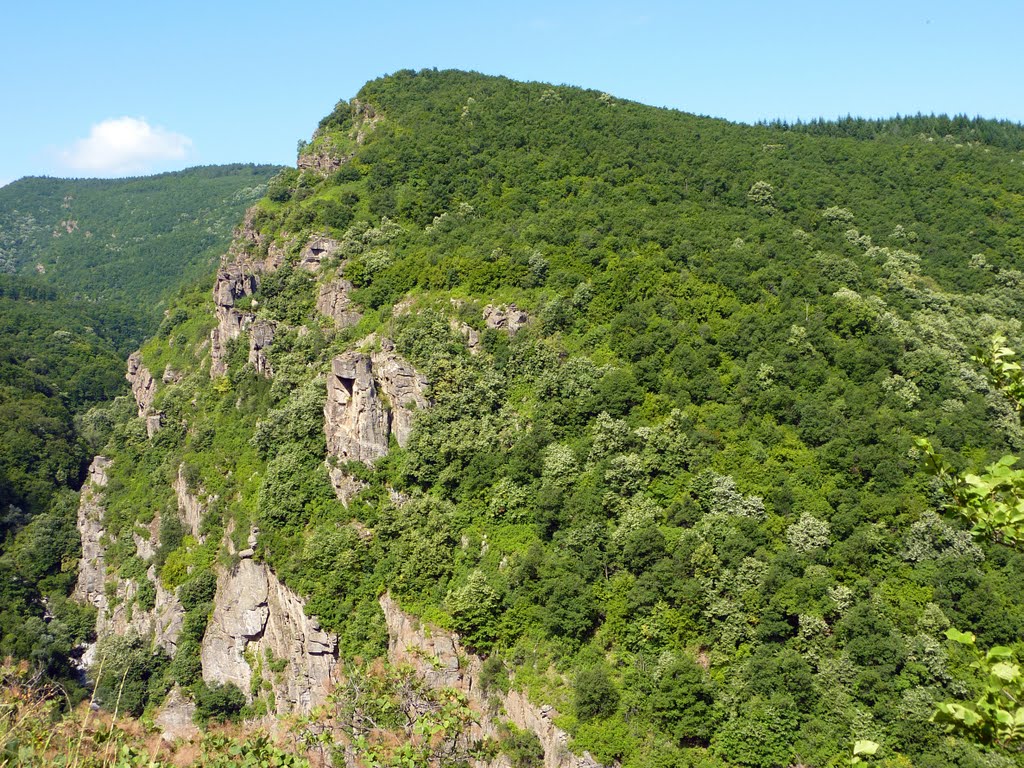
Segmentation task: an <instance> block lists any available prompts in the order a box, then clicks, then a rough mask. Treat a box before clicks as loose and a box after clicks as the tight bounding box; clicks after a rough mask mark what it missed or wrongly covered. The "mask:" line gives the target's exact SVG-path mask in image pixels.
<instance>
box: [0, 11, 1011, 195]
mask: <svg viewBox="0 0 1024 768" xmlns="http://www.w3.org/2000/svg"><path fill="white" fill-rule="evenodd" d="M294 8H295V9H288V8H286V7H285V4H284V3H281V2H263V0H248V1H247V2H244V3H242V2H235V1H234V0H220V1H218V0H204V1H203V2H195V1H193V0H178V1H177V2H173V3H166V2H165V3H156V2H146V0H141V1H140V0H133V1H132V2H105V1H104V0H93V1H92V2H81V1H80V0H75V1H74V2H69V1H67V0H51V2H42V3H38V4H29V3H16V4H15V3H10V4H9V7H6V8H5V10H4V14H3V17H4V18H3V24H2V25H0V65H2V71H3V72H4V75H5V77H4V86H3V89H2V91H0V93H2V100H3V106H4V109H3V119H2V120H0V146H2V147H3V151H2V152H0V184H2V183H6V182H9V181H11V180H13V179H16V178H19V177H21V176H26V175H50V176H122V175H137V174H141V173H149V172H157V171H162V170H173V169H177V168H183V167H187V166H190V165H198V164H210V163H228V162H273V163H294V158H295V145H296V142H297V141H298V140H299V139H304V138H309V135H310V134H311V132H312V131H313V129H314V128H315V127H316V123H317V121H318V120H319V119H320V117H322V116H323V115H324V114H326V113H328V112H329V111H330V110H331V108H332V107H333V105H334V103H335V102H336V101H337V100H338V99H340V98H346V99H347V98H351V97H352V96H353V95H355V93H356V92H357V91H358V89H359V87H360V86H361V85H362V84H363V83H364V82H365V81H367V80H369V79H372V78H375V77H378V76H380V75H383V74H386V73H389V72H393V71H395V70H397V69H402V68H412V69H419V68H422V67H438V68H450V67H452V68H460V69H473V70H477V71H480V72H485V73H488V74H500V75H506V76H508V77H512V78H516V79H521V80H541V81H545V82H552V83H567V84H570V85H580V86H584V87H588V88H597V89H600V90H603V91H608V92H610V93H612V94H614V95H615V96H618V97H621V98H626V99H633V100H636V101H640V102H644V103H646V104H653V105H656V106H668V107H674V108H677V109H682V110H685V111H687V112H695V113H698V114H707V115H714V116H718V117H725V118H727V119H731V120H738V121H747V122H750V121H756V120H759V119H762V118H769V119H770V118H774V117H783V118H786V119H795V118H803V119H810V118H814V117H818V116H825V117H835V116H838V115H846V114H853V115H862V116H868V117H879V116H890V115H893V114H897V113H900V114H908V113H916V112H919V111H920V112H926V113H928V112H946V113H961V112H962V113H967V114H969V115H972V116H973V115H977V114H980V115H983V116H985V117H999V118H1007V119H1011V120H1016V121H1024V79H1022V78H1021V70H1022V67H1021V61H1020V57H1019V50H1020V47H1021V43H1020V38H1021V33H1022V30H1024V0H991V1H990V2H985V0H979V2H976V3H974V4H973V5H972V6H971V7H968V5H967V4H966V3H962V2H958V3H952V2H946V1H945V0H939V1H937V2H929V3H925V2H917V1H916V0H915V1H908V2H900V0H891V1H890V2H875V0H861V1H859V2H849V1H847V2H842V1H840V2H836V1H835V0H833V2H825V3H823V2H809V1H808V2H803V1H800V2H796V1H794V2H775V3H768V2H731V1H729V0H721V1H720V2H715V1H714V0H706V1H705V2H701V3H697V2H688V1H685V2H674V3H673V2H647V1H646V0H635V2H633V3H630V4H626V3H622V2H617V3H611V2H603V0H590V2H562V3H557V2H550V1H549V2H534V0H525V1H523V2H518V3H514V4H510V3H500V4H499V3H486V2H476V3H470V2H434V3H431V2H424V0H420V1H419V2H404V1H398V0H393V2H390V3H386V4H385V3H373V2H367V0H363V1H362V2H358V3H356V2H347V1H337V2H327V1H326V0H307V2H304V3H302V4H301V5H295V6H294Z"/></svg>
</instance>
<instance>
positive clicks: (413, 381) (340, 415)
mask: <svg viewBox="0 0 1024 768" xmlns="http://www.w3.org/2000/svg"><path fill="white" fill-rule="evenodd" d="M372 341H373V340H366V342H370V343H372ZM366 342H364V346H365V343H366ZM429 387H430V383H429V382H428V381H427V379H426V378H425V377H423V376H421V375H420V374H418V373H417V372H416V369H414V368H413V367H412V366H411V365H410V364H409V363H408V362H406V361H405V360H404V359H402V357H400V356H399V355H398V354H397V353H396V352H395V346H394V343H393V342H392V341H391V340H390V339H381V340H380V348H379V349H378V350H377V351H375V352H370V353H367V352H357V351H350V352H345V353H344V354H342V355H339V356H338V357H336V358H334V360H333V361H332V363H331V373H330V375H329V376H328V378H327V403H326V405H325V406H324V421H325V427H324V431H325V433H326V436H327V453H328V454H329V455H331V456H333V457H335V458H336V459H338V460H339V461H343V462H344V461H361V462H363V463H364V464H368V465H369V464H373V462H374V461H375V460H376V459H379V458H381V457H382V456H384V455H385V454H387V452H388V441H389V439H390V436H391V435H392V434H393V435H394V436H395V440H396V441H397V442H398V444H399V445H400V446H405V445H406V444H407V443H408V440H409V435H410V433H411V432H412V424H413V418H414V417H415V414H416V411H417V410H420V409H422V408H427V407H429V405H430V401H429V399H428V397H427V392H428V391H429Z"/></svg>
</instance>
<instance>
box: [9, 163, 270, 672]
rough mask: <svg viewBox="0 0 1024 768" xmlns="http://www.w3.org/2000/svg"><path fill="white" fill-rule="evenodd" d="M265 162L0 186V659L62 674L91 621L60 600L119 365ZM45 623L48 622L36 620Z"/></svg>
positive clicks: (68, 583) (261, 177) (209, 258)
mask: <svg viewBox="0 0 1024 768" xmlns="http://www.w3.org/2000/svg"><path fill="white" fill-rule="evenodd" d="M277 170H278V169H277V168H275V167H270V166H251V165H237V166H220V167H216V166H211V167H207V168H196V169H192V170H188V171H181V172H178V173H169V174H162V175H160V176H155V177H150V178H145V179H118V180H98V179H93V180H64V179H47V178H26V179H22V180H20V181H17V182H14V183H12V184H9V185H7V186H5V187H4V188H3V189H0V436H2V440H0V582H2V584H3V586H2V587H0V655H8V654H13V655H14V656H15V657H17V658H26V659H27V658H31V659H32V660H33V661H34V662H36V663H37V664H38V665H40V667H41V668H43V669H44V670H45V671H46V672H47V673H48V674H49V675H51V676H53V677H54V678H56V679H60V680H62V681H64V682H65V683H66V684H68V685H71V686H72V688H75V686H74V685H73V683H72V680H73V679H74V678H75V677H77V675H75V674H74V673H73V671H72V670H71V669H70V668H69V667H68V663H69V658H70V657H71V655H72V651H73V649H74V647H75V645H76V644H77V643H79V642H80V641H81V640H82V639H84V638H85V637H88V635H89V632H90V630H91V627H92V625H93V624H94V619H93V617H92V616H91V615H90V614H89V612H88V611H86V610H85V609H83V608H81V607H79V606H76V605H75V604H73V603H70V602H69V601H67V599H66V596H67V594H68V593H69V592H70V590H71V588H72V587H73V585H74V581H75V576H76V562H77V558H78V553H79V551H80V547H79V542H78V532H77V531H76V530H75V509H76V506H77V503H78V497H77V491H78V488H79V487H80V486H81V484H82V481H83V479H84V477H85V470H86V467H87V466H88V464H89V462H90V461H91V459H92V457H93V456H94V455H95V454H96V453H97V452H99V450H100V448H102V446H103V443H105V442H106V439H107V438H106V435H107V433H108V432H109V428H110V425H109V423H108V419H107V416H106V415H105V414H102V413H101V414H99V415H96V414H90V413H89V411H90V409H91V408H93V407H95V406H97V405H99V404H109V403H110V402H111V401H113V400H114V398H115V397H117V396H118V395H122V394H123V393H124V392H125V391H126V390H127V382H126V381H125V378H124V368H125V363H124V361H125V358H126V357H127V356H128V354H129V353H131V352H132V351H133V350H134V349H137V348H138V346H139V345H140V344H141V343H142V342H143V341H144V340H145V339H146V338H147V337H148V336H149V335H151V334H152V333H153V331H154V330H155V329H156V327H157V324H158V323H159V321H160V319H161V318H162V317H163V311H164V309H165V308H166V306H167V302H168V301H169V300H170V299H171V298H172V297H173V295H174V294H175V293H176V292H177V291H178V290H180V289H181V288H182V287H183V286H186V285H191V284H193V283H194V282H195V281H196V280H197V279H203V280H206V281H208V280H209V277H208V276H209V274H210V271H211V269H212V267H213V265H214V264H215V263H216V259H217V257H218V256H219V254H220V253H222V252H223V251H224V249H225V248H226V247H227V244H228V242H229V241H230V237H231V230H232V229H233V227H234V225H235V224H236V223H237V220H238V219H239V218H240V217H241V215H242V212H243V211H244V210H245V208H246V206H247V205H249V204H251V203H252V202H253V201H254V200H256V199H258V198H259V197H260V196H262V195H263V194H264V193H265V191H266V183H267V180H268V179H269V178H270V177H271V176H273V175H274V174H275V173H276V172H277ZM48 613H49V614H51V615H52V616H53V618H52V619H50V620H47V621H44V618H43V617H44V616H45V615H47V614H48Z"/></svg>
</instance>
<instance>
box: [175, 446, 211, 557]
mask: <svg viewBox="0 0 1024 768" xmlns="http://www.w3.org/2000/svg"><path fill="white" fill-rule="evenodd" d="M171 487H172V488H174V493H175V495H176V496H177V497H178V514H179V515H180V516H181V522H183V523H184V524H185V528H186V530H188V532H189V533H190V534H191V535H192V536H193V537H195V539H196V541H198V542H199V543H200V544H202V543H203V542H204V541H205V538H206V537H205V536H202V535H200V533H199V527H200V525H201V524H202V522H203V515H205V514H206V510H207V507H208V505H209V502H210V499H208V498H203V499H200V497H199V496H198V495H197V494H194V493H192V491H191V490H190V489H189V487H188V481H186V479H185V465H184V464H182V465H180V466H179V467H178V476H177V477H176V478H175V479H174V482H173V483H172V485H171ZM200 493H202V491H201V490H200Z"/></svg>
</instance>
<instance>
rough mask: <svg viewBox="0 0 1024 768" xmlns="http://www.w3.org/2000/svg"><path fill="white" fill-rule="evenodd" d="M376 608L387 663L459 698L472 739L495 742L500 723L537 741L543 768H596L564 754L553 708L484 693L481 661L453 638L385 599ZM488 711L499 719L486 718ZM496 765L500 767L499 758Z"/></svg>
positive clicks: (518, 695) (514, 695) (521, 697)
mask: <svg viewBox="0 0 1024 768" xmlns="http://www.w3.org/2000/svg"><path fill="white" fill-rule="evenodd" d="M380 606H381V609H382V610H383V611H384V619H385V622H386V624H387V628H388V659H389V660H390V661H391V663H392V664H403V665H409V666H411V667H412V668H413V669H415V670H416V671H417V672H418V674H419V675H421V676H422V677H423V679H424V680H425V681H426V682H427V683H428V684H429V685H431V686H432V687H435V688H454V689H456V690H458V691H460V692H462V693H463V694H465V696H466V698H467V699H468V701H469V704H470V706H471V707H472V708H473V709H474V710H475V711H476V712H477V713H478V716H479V722H478V723H477V725H475V726H474V730H473V734H472V736H473V738H476V739H481V738H485V737H490V738H498V737H499V736H500V732H499V724H500V721H501V719H504V720H506V721H508V722H510V723H512V724H513V725H515V726H516V727H517V728H520V729H522V730H525V731H530V732H531V733H533V734H534V735H536V736H537V738H538V739H539V740H540V743H541V746H542V747H543V748H544V768H600V764H599V763H598V762H597V761H596V760H594V759H593V758H592V757H591V756H590V755H589V754H588V753H586V752H584V753H583V755H582V756H579V755H574V754H573V753H572V752H570V751H569V748H568V743H569V735H568V734H567V733H566V732H565V731H563V730H562V729H561V728H559V727H558V726H556V725H555V723H554V719H555V718H556V717H557V716H558V713H557V712H556V711H555V709H554V708H553V707H551V706H548V705H545V706H540V707H538V706H535V705H534V704H532V703H531V702H530V700H529V699H528V698H527V697H526V695H525V694H524V693H522V692H520V691H516V690H510V691H509V692H508V693H503V692H502V691H500V690H498V689H490V690H485V689H484V688H483V686H482V684H481V672H482V671H483V660H482V659H480V657H478V656H476V655H474V654H472V653H470V652H469V651H467V650H466V649H465V648H464V647H463V646H462V645H461V644H460V643H459V638H458V635H454V634H452V633H449V632H445V631H444V630H442V629H440V628H438V627H435V626H431V625H430V624H427V623H424V622H421V621H419V620H418V619H416V618H415V617H413V616H410V615H409V614H407V613H405V612H404V611H403V610H402V609H401V607H400V606H399V605H398V603H397V602H395V600H394V599H393V598H392V597H391V595H390V594H385V595H383V596H382V597H381V599H380ZM494 704H497V707H495V706H494ZM494 711H500V712H502V713H503V716H501V715H497V716H496V715H492V714H491V713H492V712H494ZM496 763H497V764H500V758H499V759H498V760H497V761H496Z"/></svg>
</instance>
